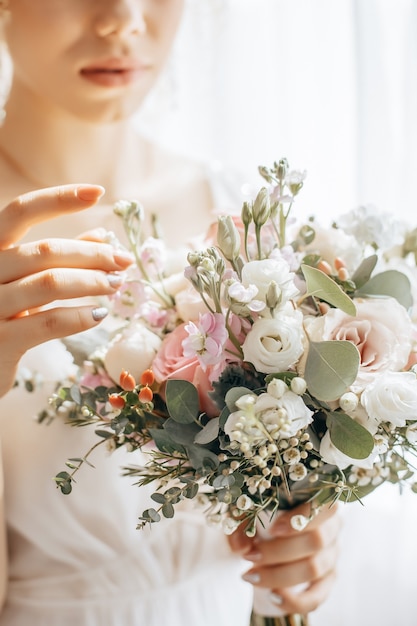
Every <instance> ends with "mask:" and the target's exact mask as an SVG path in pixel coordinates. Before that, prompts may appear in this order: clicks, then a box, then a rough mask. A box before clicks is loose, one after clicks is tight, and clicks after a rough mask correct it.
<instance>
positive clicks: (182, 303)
mask: <svg viewBox="0 0 417 626" xmlns="http://www.w3.org/2000/svg"><path fill="white" fill-rule="evenodd" d="M175 306H176V309H177V313H178V315H179V317H180V318H181V319H182V320H183V322H191V321H192V320H197V319H198V318H199V315H200V313H201V314H203V313H207V306H206V305H205V303H204V302H203V300H202V298H201V295H200V294H199V293H198V291H196V290H195V289H194V287H191V286H189V287H188V288H187V289H182V290H181V291H179V292H178V293H177V295H176V297H175Z"/></svg>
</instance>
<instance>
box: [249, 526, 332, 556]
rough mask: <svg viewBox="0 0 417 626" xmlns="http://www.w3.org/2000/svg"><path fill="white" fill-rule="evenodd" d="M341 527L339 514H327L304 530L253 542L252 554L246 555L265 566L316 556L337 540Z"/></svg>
mask: <svg viewBox="0 0 417 626" xmlns="http://www.w3.org/2000/svg"><path fill="white" fill-rule="evenodd" d="M340 527H341V520H340V517H339V516H331V517H327V516H325V517H324V518H323V519H322V520H321V521H320V523H316V525H313V523H311V527H310V526H307V528H306V529H305V530H304V531H303V532H299V531H295V532H289V534H288V535H283V536H278V537H272V538H271V539H268V540H265V541H262V540H261V541H256V542H255V543H254V544H253V548H252V552H253V555H254V557H255V559H252V558H251V557H252V554H251V552H250V551H249V553H248V554H247V555H244V556H245V558H247V559H248V560H253V561H254V563H255V562H257V563H262V565H264V566H269V565H274V564H279V563H289V562H291V561H292V560H293V559H294V558H296V559H297V561H299V560H301V559H306V558H308V557H311V556H314V554H317V553H319V552H320V551H321V550H324V549H325V548H326V547H327V546H329V545H332V544H333V543H335V542H336V540H337V538H338V536H339V531H340Z"/></svg>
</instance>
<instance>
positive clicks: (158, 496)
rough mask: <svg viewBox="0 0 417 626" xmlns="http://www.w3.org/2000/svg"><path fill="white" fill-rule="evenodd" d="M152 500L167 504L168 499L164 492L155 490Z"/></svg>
mask: <svg viewBox="0 0 417 626" xmlns="http://www.w3.org/2000/svg"><path fill="white" fill-rule="evenodd" d="M151 498H152V500H154V501H155V502H158V504H165V502H166V501H167V499H166V497H165V495H164V494H163V493H159V492H155V493H153V494H152V495H151Z"/></svg>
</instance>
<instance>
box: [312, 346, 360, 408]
mask: <svg viewBox="0 0 417 626" xmlns="http://www.w3.org/2000/svg"><path fill="white" fill-rule="evenodd" d="M358 368H359V352H358V349H357V348H356V346H355V345H354V344H353V343H351V342H350V341H320V342H315V341H310V343H309V350H308V355H307V361H306V366H305V373H304V377H305V381H306V383H307V388H308V391H309V393H310V394H311V395H312V396H314V397H315V398H317V399H318V400H323V401H325V402H329V401H331V400H337V399H338V398H340V396H341V395H342V394H343V393H344V392H345V391H346V390H347V388H348V387H349V386H350V385H351V384H352V383H353V382H354V381H355V379H356V376H357V374H358Z"/></svg>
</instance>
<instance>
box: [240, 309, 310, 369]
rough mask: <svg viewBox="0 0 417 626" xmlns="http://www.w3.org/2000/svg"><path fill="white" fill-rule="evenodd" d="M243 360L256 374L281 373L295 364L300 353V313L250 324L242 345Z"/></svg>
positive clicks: (301, 331) (301, 338) (301, 330)
mask: <svg viewBox="0 0 417 626" xmlns="http://www.w3.org/2000/svg"><path fill="white" fill-rule="evenodd" d="M242 350H243V355H244V360H245V361H248V362H250V363H252V364H253V366H254V367H255V369H257V370H258V372H262V373H265V374H273V373H276V372H284V371H286V370H288V368H290V367H291V366H292V365H294V364H295V363H296V362H297V361H298V359H299V358H300V356H301V354H302V352H303V329H302V314H301V312H300V311H294V312H293V315H292V316H291V317H289V316H284V315H281V316H277V317H274V318H272V319H266V318H265V319H264V318H260V319H258V320H256V322H255V323H254V324H253V325H252V328H251V330H250V331H249V332H248V334H247V336H246V339H245V341H244V343H243V346H242Z"/></svg>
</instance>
